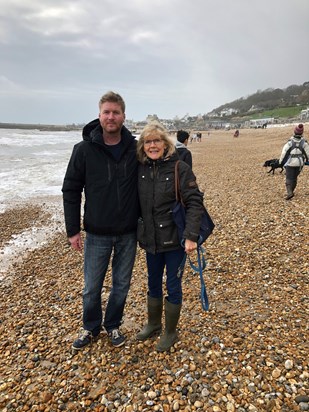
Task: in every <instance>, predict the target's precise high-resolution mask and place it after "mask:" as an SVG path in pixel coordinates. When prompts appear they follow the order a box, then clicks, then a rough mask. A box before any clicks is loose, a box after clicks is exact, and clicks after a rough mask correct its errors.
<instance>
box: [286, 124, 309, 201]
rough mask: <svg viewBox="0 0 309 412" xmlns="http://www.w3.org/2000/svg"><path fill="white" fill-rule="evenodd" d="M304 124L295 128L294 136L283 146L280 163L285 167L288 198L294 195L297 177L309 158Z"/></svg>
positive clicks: (308, 145)
mask: <svg viewBox="0 0 309 412" xmlns="http://www.w3.org/2000/svg"><path fill="white" fill-rule="evenodd" d="M303 133H304V125H303V124H302V123H300V124H299V125H298V126H296V127H295V129H294V136H292V137H291V138H290V139H289V140H288V142H287V143H286V144H285V145H284V146H283V149H282V152H281V156H280V159H279V164H280V165H282V166H284V168H285V173H286V175H285V186H286V191H287V195H286V200H290V199H292V197H294V190H295V188H296V186H297V178H298V176H299V174H300V172H301V171H302V168H303V166H304V163H305V162H308V158H309V144H308V142H307V141H306V140H305V139H304V137H303Z"/></svg>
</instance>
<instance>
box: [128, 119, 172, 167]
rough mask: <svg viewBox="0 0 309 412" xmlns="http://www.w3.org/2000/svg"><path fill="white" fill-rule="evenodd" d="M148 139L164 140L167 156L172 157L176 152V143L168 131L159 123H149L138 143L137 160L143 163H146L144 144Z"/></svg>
mask: <svg viewBox="0 0 309 412" xmlns="http://www.w3.org/2000/svg"><path fill="white" fill-rule="evenodd" d="M147 137H151V138H153V137H158V138H160V139H161V140H163V142H164V144H165V147H166V154H165V156H166V157H168V156H171V155H172V154H173V153H174V152H175V145H174V142H173V141H172V140H171V138H170V137H169V135H168V132H167V130H166V129H165V128H164V127H163V126H161V125H160V124H157V123H149V124H147V126H145V127H144V129H143V130H142V132H141V135H140V137H139V139H138V141H137V147H136V150H137V158H138V160H139V161H140V162H141V163H145V161H146V159H147V156H146V154H145V151H144V142H145V139H146V138H147Z"/></svg>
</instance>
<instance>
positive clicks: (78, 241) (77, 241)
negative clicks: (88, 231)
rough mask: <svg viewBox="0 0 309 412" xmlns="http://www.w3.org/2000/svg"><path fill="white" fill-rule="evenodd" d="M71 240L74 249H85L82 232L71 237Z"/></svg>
mask: <svg viewBox="0 0 309 412" xmlns="http://www.w3.org/2000/svg"><path fill="white" fill-rule="evenodd" d="M69 242H70V243H71V246H72V248H73V249H75V250H78V251H79V252H81V251H82V250H83V242H82V238H81V235H80V233H77V234H76V235H74V236H72V237H69Z"/></svg>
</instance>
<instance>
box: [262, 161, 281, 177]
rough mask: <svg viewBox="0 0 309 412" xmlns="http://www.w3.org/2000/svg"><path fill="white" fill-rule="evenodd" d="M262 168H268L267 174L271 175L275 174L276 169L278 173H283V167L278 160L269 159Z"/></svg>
mask: <svg viewBox="0 0 309 412" xmlns="http://www.w3.org/2000/svg"><path fill="white" fill-rule="evenodd" d="M263 167H270V169H269V171H268V172H267V173H271V172H272V173H273V174H275V170H276V169H281V170H280V173H282V171H283V166H282V165H281V164H280V163H279V159H269V160H266V162H265V163H264V165H263Z"/></svg>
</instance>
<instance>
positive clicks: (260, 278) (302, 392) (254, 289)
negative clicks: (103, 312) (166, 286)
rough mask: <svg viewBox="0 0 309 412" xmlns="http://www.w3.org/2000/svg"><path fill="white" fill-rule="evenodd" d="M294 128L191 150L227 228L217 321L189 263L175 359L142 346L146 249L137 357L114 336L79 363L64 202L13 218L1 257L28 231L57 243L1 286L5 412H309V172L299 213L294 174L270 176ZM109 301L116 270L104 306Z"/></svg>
mask: <svg viewBox="0 0 309 412" xmlns="http://www.w3.org/2000/svg"><path fill="white" fill-rule="evenodd" d="M293 129H294V127H293V125H291V126H290V127H273V128H267V129H241V130H240V135H239V137H238V138H234V137H233V134H234V131H232V130H229V131H224V130H216V131H210V132H209V133H208V132H203V135H202V142H201V143H198V142H194V143H191V144H189V146H188V148H189V149H190V150H191V151H192V156H193V170H194V172H195V174H196V176H197V181H198V184H199V187H200V189H201V190H202V191H203V192H204V193H205V205H206V206H207V209H208V211H209V213H210V214H211V216H212V217H213V220H214V222H215V224H216V227H215V230H214V232H213V234H212V235H211V236H210V238H209V239H208V240H207V241H206V242H205V244H204V246H205V249H206V258H207V263H208V264H207V267H206V269H205V270H204V273H203V274H204V280H205V283H206V287H207V293H208V298H209V303H210V308H209V311H207V312H205V311H203V309H202V306H201V301H200V279H199V275H198V274H197V273H195V272H194V271H193V270H192V269H191V268H190V266H189V265H188V264H187V265H186V268H185V272H184V276H183V308H182V312H181V317H180V322H179V325H178V326H179V329H178V332H179V341H178V342H177V343H176V344H175V345H174V347H173V348H172V349H171V351H170V352H168V353H158V352H156V351H155V346H156V339H152V340H147V341H145V342H138V341H137V340H136V338H135V335H136V333H137V332H138V331H139V330H140V328H141V326H142V325H143V323H144V322H145V320H146V293H147V270H146V262H145V257H144V251H143V250H140V249H138V252H137V256H136V262H135V266H134V272H133V277H132V284H131V289H130V292H129V296H128V299H127V304H126V308H125V316H124V319H123V324H122V326H121V330H122V332H124V333H125V334H126V336H127V340H126V344H125V346H123V347H121V348H113V347H112V346H111V345H110V343H109V341H108V339H107V335H106V334H105V332H103V331H102V333H101V335H100V338H99V340H98V341H97V342H95V343H93V344H92V345H91V346H90V347H87V348H86V349H85V350H83V351H80V352H78V353H72V350H71V345H72V342H73V340H74V339H75V338H76V336H77V334H78V332H79V331H80V328H81V326H82V319H81V315H82V288H83V259H82V255H81V254H79V253H78V252H76V251H73V250H72V249H71V248H70V246H69V244H68V241H67V238H66V234H65V231H64V223H63V217H62V209H61V208H62V206H61V199H60V200H59V202H50V204H49V202H48V199H45V200H44V202H43V201H42V199H38V200H37V201H35V200H32V201H31V202H29V203H25V204H18V205H16V206H12V207H11V208H10V209H8V210H6V211H5V212H4V213H2V214H1V215H0V233H1V236H0V248H1V249H0V256H1V254H2V253H3V252H2V251H3V250H4V248H5V247H6V245H7V244H8V242H10V241H11V239H12V238H14V236H16V235H18V234H20V233H22V232H23V231H26V230H29V229H31V228H33V227H37V228H38V229H40V230H42V228H43V229H44V228H46V232H45V233H46V236H45V237H44V241H42V244H39V245H37V247H36V248H35V249H31V250H30V249H29V250H27V247H26V248H23V251H22V253H21V254H19V255H18V256H15V257H14V259H13V260H12V262H11V265H10V266H9V267H8V269H7V272H6V273H5V274H4V276H3V278H2V280H1V283H0V332H1V339H0V410H1V411H2V412H20V411H31V412H35V411H46V412H56V411H77V412H79V411H80V412H87V411H96V412H99V411H100V412H105V411H106V412H107V411H119V412H133V411H164V412H168V411H207V412H225V411H230V412H264V411H265V412H271V411H272V412H291V411H307V410H309V391H308V389H309V385H308V382H309V370H308V275H309V259H308V256H309V201H308V200H309V166H305V167H304V169H303V171H302V173H301V175H300V176H299V179H298V186H297V188H296V191H295V197H294V198H293V199H291V200H289V201H287V200H285V194H286V192H285V176H284V172H283V173H280V169H277V170H276V171H275V174H274V175H272V174H269V173H267V172H268V170H269V169H268V168H264V167H263V164H264V162H265V160H267V159H272V158H279V156H280V153H281V149H282V146H283V144H284V143H285V142H286V141H287V140H288V138H289V137H290V136H291V135H292V133H293ZM308 130H309V125H305V136H308V133H307V131H308ZM307 139H308V138H307ZM55 208H56V211H55V210H54V209H55ZM55 213H56V215H57V216H58V218H57V219H56V220H55V218H54V217H53V216H54V214H55ZM49 221H52V224H51V225H50V226H49V225H48V222H49ZM109 288H110V270H109V272H108V276H107V279H106V282H105V287H104V290H103V305H104V304H105V302H106V298H107V296H108V293H109Z"/></svg>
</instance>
